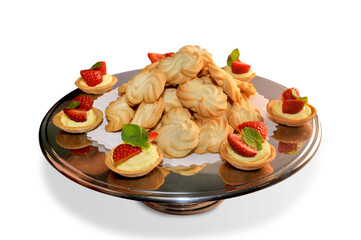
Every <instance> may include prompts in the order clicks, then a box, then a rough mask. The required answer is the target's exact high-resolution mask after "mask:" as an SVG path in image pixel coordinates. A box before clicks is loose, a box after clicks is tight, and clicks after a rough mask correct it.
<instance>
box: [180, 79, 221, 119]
mask: <svg viewBox="0 0 361 240" xmlns="http://www.w3.org/2000/svg"><path fill="white" fill-rule="evenodd" d="M177 96H178V98H179V101H180V102H181V103H182V105H183V106H185V107H186V108H189V109H191V110H192V111H194V112H196V113H198V114H199V115H201V116H202V117H217V116H220V115H222V114H223V113H224V112H225V111H226V109H227V95H226V94H224V93H223V90H222V88H221V87H218V86H216V85H212V84H204V83H203V80H202V79H201V78H195V79H192V80H191V81H188V82H186V83H183V84H181V85H179V86H178V88H177Z"/></svg>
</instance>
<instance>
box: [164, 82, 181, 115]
mask: <svg viewBox="0 0 361 240" xmlns="http://www.w3.org/2000/svg"><path fill="white" fill-rule="evenodd" d="M162 96H163V101H164V103H165V108H164V111H165V112H169V110H170V109H171V108H173V107H183V105H182V104H181V102H180V101H179V99H178V96H177V89H176V88H166V89H164V92H163V95H162Z"/></svg>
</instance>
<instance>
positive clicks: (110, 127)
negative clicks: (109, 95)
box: [105, 95, 134, 132]
mask: <svg viewBox="0 0 361 240" xmlns="http://www.w3.org/2000/svg"><path fill="white" fill-rule="evenodd" d="M133 116H134V110H133V109H132V108H131V107H129V105H128V103H127V101H126V99H125V96H124V95H123V96H122V97H118V98H117V100H115V101H113V102H111V103H109V105H108V106H107V108H106V109H105V117H106V119H107V120H108V124H107V125H106V126H105V130H106V131H107V132H115V131H119V130H120V129H122V127H123V125H124V124H127V123H129V122H130V120H131V119H132V118H133Z"/></svg>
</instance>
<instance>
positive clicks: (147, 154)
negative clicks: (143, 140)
mask: <svg viewBox="0 0 361 240" xmlns="http://www.w3.org/2000/svg"><path fill="white" fill-rule="evenodd" d="M158 158H159V154H158V150H157V147H156V146H155V145H153V144H150V147H149V148H148V149H144V148H142V152H141V153H139V154H137V155H135V156H134V157H132V158H129V159H128V160H126V161H124V162H122V163H119V164H118V165H116V166H115V167H116V168H118V169H119V170H122V171H137V170H141V169H145V168H147V167H149V166H151V165H153V164H154V163H155V162H156V161H157V159H158ZM115 164H116V163H115Z"/></svg>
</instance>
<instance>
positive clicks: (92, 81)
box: [80, 69, 103, 87]
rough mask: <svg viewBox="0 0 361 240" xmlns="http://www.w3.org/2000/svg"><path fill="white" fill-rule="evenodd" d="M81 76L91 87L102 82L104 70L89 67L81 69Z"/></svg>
mask: <svg viewBox="0 0 361 240" xmlns="http://www.w3.org/2000/svg"><path fill="white" fill-rule="evenodd" d="M80 75H81V77H82V78H83V79H84V81H85V82H86V84H87V85H88V86H90V87H94V86H96V85H98V84H99V83H101V82H102V76H103V75H102V71H100V70H94V69H87V70H81V71H80Z"/></svg>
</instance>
